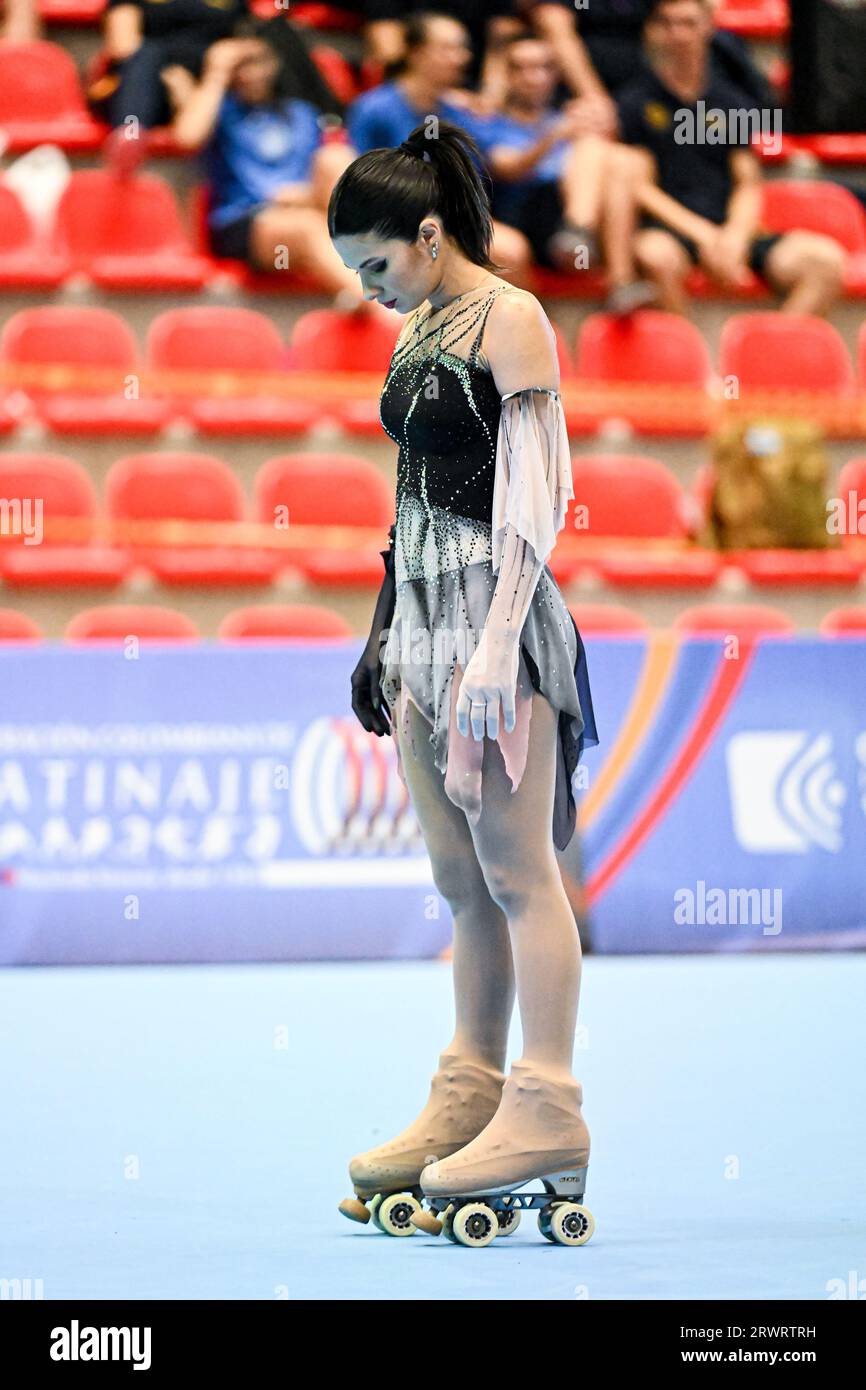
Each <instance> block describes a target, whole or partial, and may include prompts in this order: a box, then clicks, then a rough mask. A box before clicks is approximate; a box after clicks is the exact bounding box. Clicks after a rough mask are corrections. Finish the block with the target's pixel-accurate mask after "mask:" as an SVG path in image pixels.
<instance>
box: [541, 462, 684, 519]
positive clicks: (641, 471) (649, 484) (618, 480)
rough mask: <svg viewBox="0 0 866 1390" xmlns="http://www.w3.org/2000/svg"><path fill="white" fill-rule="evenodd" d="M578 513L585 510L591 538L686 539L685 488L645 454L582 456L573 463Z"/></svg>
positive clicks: (571, 506)
mask: <svg viewBox="0 0 866 1390" xmlns="http://www.w3.org/2000/svg"><path fill="white" fill-rule="evenodd" d="M572 477H573V479H574V499H573V501H571V502H570V503H569V510H568V515H567V517H566V523H565V528H566V530H568V528H569V526H572V527H573V526H574V525H575V522H574V517H573V513H574V508H575V507H585V508H586V513H587V520H588V523H589V524H588V525H587V526H585V527H584V530H585V533H586V535H588V536H593V537H598V536H676V537H680V536H682V535H683V534H684V528H683V515H682V501H683V495H682V488H681V487H680V485H679V483H678V482H677V480H676V478H675V477H674V475H673V474H672V473H671V472H670V471H669V470H668V469H667V468H666V467H665V465H664V464H663V463H659V461H658V460H657V459H653V458H644V457H643V456H641V455H640V454H582V455H580V456H578V457H577V458H575V459H573V460H572Z"/></svg>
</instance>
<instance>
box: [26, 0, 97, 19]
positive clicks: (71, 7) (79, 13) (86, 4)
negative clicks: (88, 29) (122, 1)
mask: <svg viewBox="0 0 866 1390" xmlns="http://www.w3.org/2000/svg"><path fill="white" fill-rule="evenodd" d="M104 11H105V0H39V13H40V15H41V17H42V18H43V19H44V20H45V22H46V23H47V24H98V23H99V21H100V19H101V18H102V15H103V13H104Z"/></svg>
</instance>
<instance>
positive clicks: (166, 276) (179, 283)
mask: <svg viewBox="0 0 866 1390" xmlns="http://www.w3.org/2000/svg"><path fill="white" fill-rule="evenodd" d="M55 243H56V250H57V253H58V254H59V255H60V256H65V257H67V258H68V259H69V261H70V263H71V265H72V268H73V270H75V271H76V272H77V273H79V274H84V275H86V276H87V277H88V278H89V279H91V280H93V281H94V283H95V284H97V285H101V286H102V287H103V288H105V289H126V290H161V289H199V288H200V287H201V286H202V285H203V284H204V283H205V281H206V280H207V279H208V277H209V276H210V275H211V273H212V265H211V262H210V259H209V258H208V257H206V256H199V255H197V254H196V253H195V252H194V251H193V249H192V247H191V245H190V241H189V238H188V237H187V234H186V232H185V231H184V229H183V225H182V223H181V220H180V213H179V211H178V207H177V203H176V202H175V197H174V193H173V192H172V190H171V188H170V187H169V185H168V184H167V183H166V182H165V180H164V179H161V178H157V177H156V176H155V175H153V174H139V175H137V176H136V177H135V178H124V179H119V178H117V177H116V176H115V175H114V174H112V173H110V172H109V171H108V170H105V169H78V170H76V171H75V172H74V173H73V174H72V177H71V178H70V180H69V183H68V184H67V185H66V188H65V189H64V192H63V196H62V197H61V199H60V203H59V205H58V208H57V221H56V227H55Z"/></svg>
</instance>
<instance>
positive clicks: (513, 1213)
mask: <svg viewBox="0 0 866 1390" xmlns="http://www.w3.org/2000/svg"><path fill="white" fill-rule="evenodd" d="M496 1217H497V1220H498V1221H499V1230H498V1231H497V1232H496V1234H497V1235H499V1236H513V1235H514V1232H515V1231H516V1230H517V1228H518V1226H519V1225H520V1212H519V1211H518V1210H517V1208H516V1207H511V1208H510V1209H509V1210H508V1211H498V1212H497V1213H496Z"/></svg>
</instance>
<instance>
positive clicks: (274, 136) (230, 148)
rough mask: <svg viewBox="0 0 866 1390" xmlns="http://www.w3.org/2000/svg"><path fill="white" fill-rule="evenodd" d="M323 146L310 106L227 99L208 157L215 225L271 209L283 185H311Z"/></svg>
mask: <svg viewBox="0 0 866 1390" xmlns="http://www.w3.org/2000/svg"><path fill="white" fill-rule="evenodd" d="M321 140H322V131H321V128H320V126H319V112H318V111H317V109H316V107H315V106H312V105H311V104H310V102H308V101H300V100H299V99H297V98H289V99H287V100H286V101H284V102H282V103H281V105H280V106H279V108H275V107H273V106H250V105H248V104H247V103H245V102H241V101H239V100H238V99H237V97H235V96H233V95H232V93H231V92H228V93H226V96H225V97H224V98H223V103H222V106H221V107H220V111H219V116H218V117H217V124H216V126H215V128H214V131H213V134H212V135H211V138H210V141H209V142H208V144H207V146H206V148H205V151H204V158H205V163H206V167H207V176H208V180H209V183H210V213H209V216H208V221H209V223H210V225H211V226H212V227H223V226H225V225H226V224H227V223H229V222H233V221H234V220H235V218H237V217H240V216H241V215H242V214H243V213H245V212H249V211H250V210H251V209H252V208H259V207H264V206H266V205H267V204H268V203H269V202H270V201H271V197H272V195H273V194H274V193H275V192H276V190H277V189H278V188H279V187H281V185H282V184H286V183H305V182H307V180H308V179H309V178H310V174H311V166H312V161H313V155H314V154H315V152H316V150H317V149H318V147H319V145H320V144H321Z"/></svg>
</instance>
